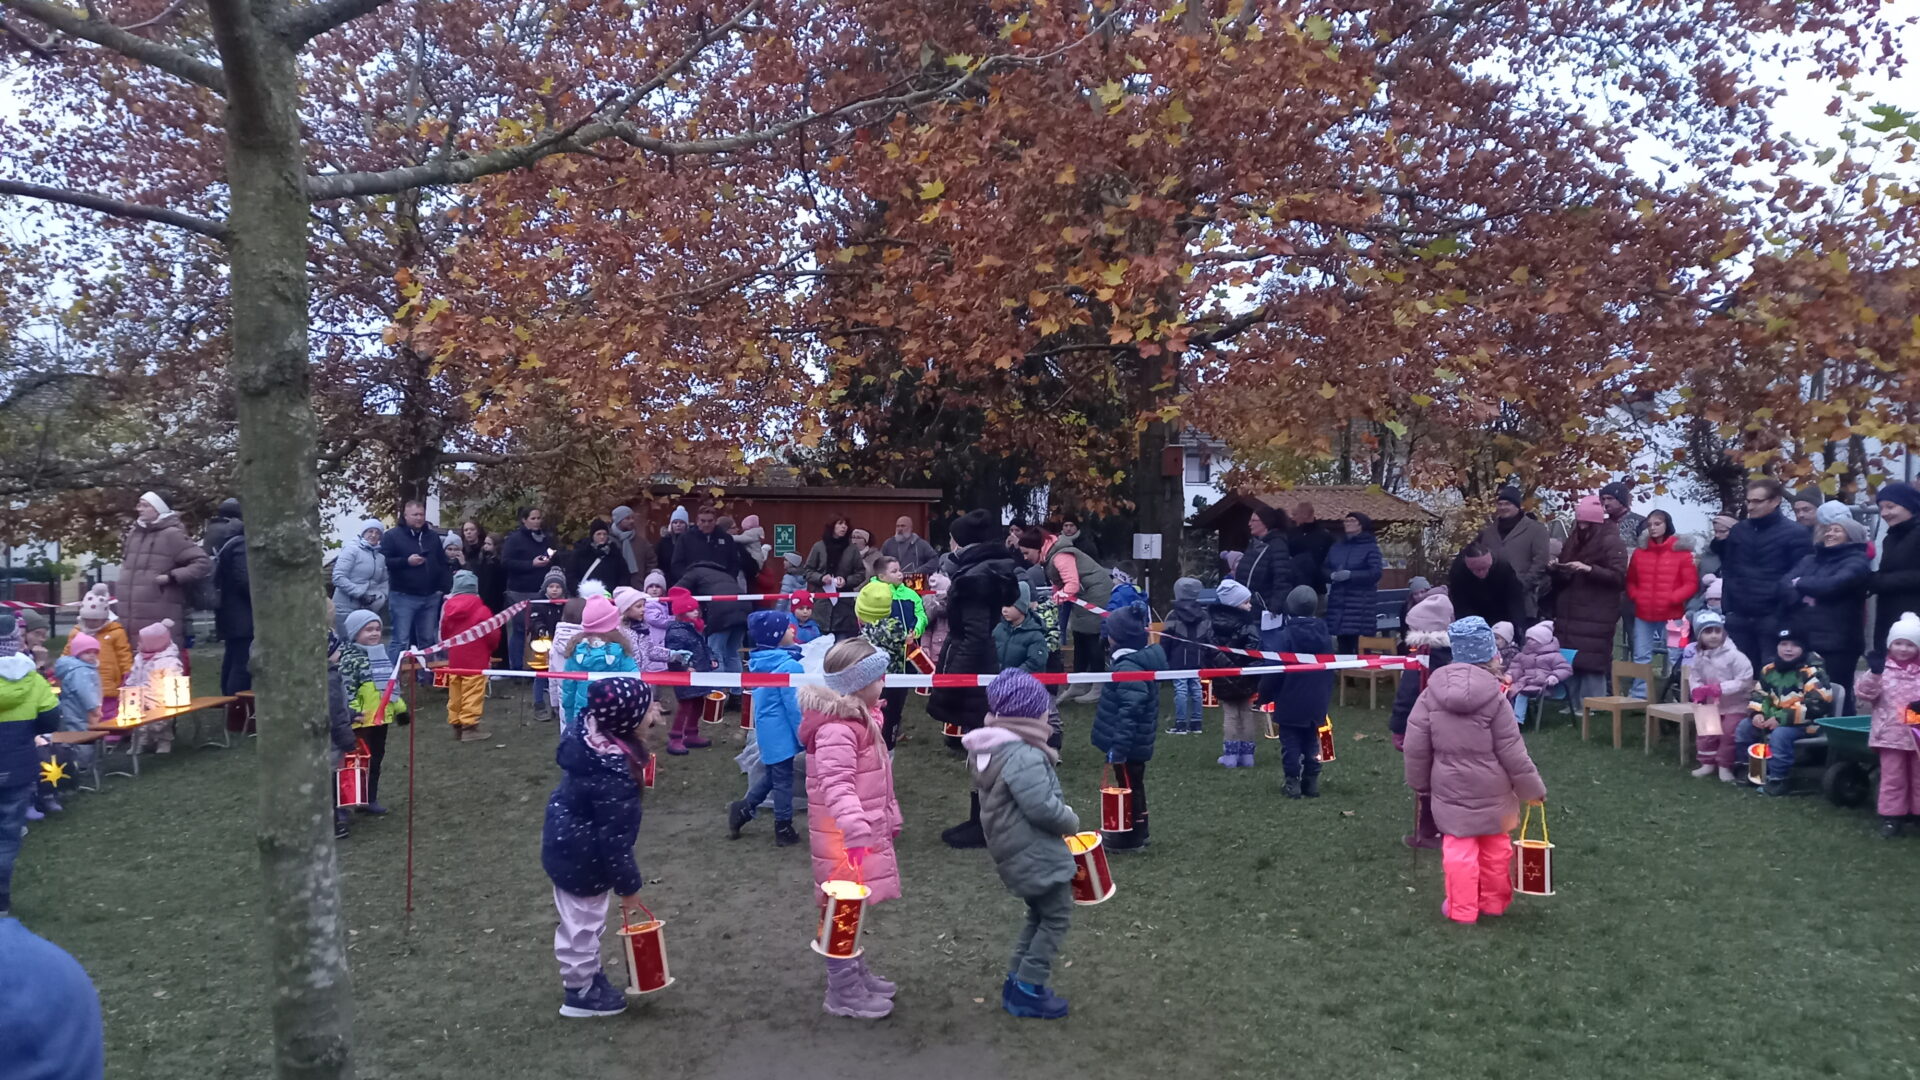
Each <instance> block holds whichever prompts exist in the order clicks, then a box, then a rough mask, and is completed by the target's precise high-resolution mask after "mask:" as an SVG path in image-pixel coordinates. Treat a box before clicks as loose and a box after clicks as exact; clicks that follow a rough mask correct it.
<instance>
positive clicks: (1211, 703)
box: [1200, 679, 1220, 709]
mask: <svg viewBox="0 0 1920 1080" xmlns="http://www.w3.org/2000/svg"><path fill="white" fill-rule="evenodd" d="M1200 707H1201V708H1203V709H1217V708H1219V707H1220V699H1219V698H1218V697H1216V696H1215V695H1214V693H1213V680H1212V679H1201V680H1200Z"/></svg>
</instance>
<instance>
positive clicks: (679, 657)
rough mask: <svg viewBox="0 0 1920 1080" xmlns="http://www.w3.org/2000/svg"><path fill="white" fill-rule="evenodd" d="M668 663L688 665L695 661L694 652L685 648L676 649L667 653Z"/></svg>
mask: <svg viewBox="0 0 1920 1080" xmlns="http://www.w3.org/2000/svg"><path fill="white" fill-rule="evenodd" d="M667 663H669V664H678V665H680V666H681V667H686V666H687V665H689V664H691V663H693V654H692V653H690V652H688V651H687V650H685V649H674V650H673V651H671V652H669V653H667Z"/></svg>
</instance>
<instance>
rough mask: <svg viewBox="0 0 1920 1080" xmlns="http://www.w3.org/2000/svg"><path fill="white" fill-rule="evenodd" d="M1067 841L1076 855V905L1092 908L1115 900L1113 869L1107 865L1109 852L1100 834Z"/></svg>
mask: <svg viewBox="0 0 1920 1080" xmlns="http://www.w3.org/2000/svg"><path fill="white" fill-rule="evenodd" d="M1065 839H1066V841H1067V850H1068V851H1071V852H1072V853H1073V902H1074V903H1076V904H1080V905H1082V906H1091V905H1093V904H1099V903H1104V902H1105V901H1107V900H1110V899H1112V898H1113V893H1114V884H1113V870H1112V869H1111V868H1109V867H1108V866H1107V849H1106V845H1104V844H1103V843H1101V841H1100V834H1099V833H1093V832H1083V833H1075V834H1074V835H1072V836H1069V837H1066V838H1065Z"/></svg>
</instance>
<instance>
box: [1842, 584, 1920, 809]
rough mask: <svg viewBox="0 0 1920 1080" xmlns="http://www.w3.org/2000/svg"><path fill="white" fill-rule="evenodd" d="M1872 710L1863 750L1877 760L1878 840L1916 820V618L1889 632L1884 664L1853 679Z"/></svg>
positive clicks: (1919, 798)
mask: <svg viewBox="0 0 1920 1080" xmlns="http://www.w3.org/2000/svg"><path fill="white" fill-rule="evenodd" d="M1853 692H1854V694H1855V695H1856V696H1858V697H1859V699H1860V700H1861V701H1863V702H1871V703H1872V705H1873V730H1872V731H1871V732H1870V733H1869V734H1868V735H1867V745H1868V746H1871V747H1873V749H1874V750H1875V751H1876V752H1877V753H1878V754H1879V755H1880V835H1881V837H1882V838H1884V839H1887V840H1891V839H1893V838H1894V837H1896V836H1898V835H1900V819H1901V818H1903V817H1916V816H1920V724H1917V723H1916V722H1917V721H1920V615H1915V614H1914V613H1913V612H1911V611H1909V612H1905V613H1903V614H1902V615H1901V616H1900V618H1899V619H1897V620H1895V621H1894V624H1893V628H1892V629H1891V630H1888V631H1887V665H1886V671H1884V672H1881V673H1875V672H1871V671H1870V672H1868V673H1866V674H1865V675H1862V676H1860V677H1859V678H1858V679H1857V680H1855V682H1854V684H1853Z"/></svg>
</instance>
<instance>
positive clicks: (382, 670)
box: [360, 641, 393, 687]
mask: <svg viewBox="0 0 1920 1080" xmlns="http://www.w3.org/2000/svg"><path fill="white" fill-rule="evenodd" d="M360 647H361V648H362V649H365V650H366V652H367V681H369V682H372V683H373V684H374V685H376V686H380V687H385V686H386V685H387V682H388V681H389V680H391V679H392V678H393V657H392V656H390V655H388V653H387V643H386V642H384V641H382V642H376V643H375V644H372V645H362V646H360Z"/></svg>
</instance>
